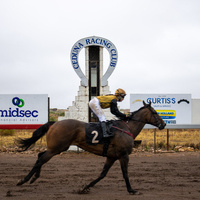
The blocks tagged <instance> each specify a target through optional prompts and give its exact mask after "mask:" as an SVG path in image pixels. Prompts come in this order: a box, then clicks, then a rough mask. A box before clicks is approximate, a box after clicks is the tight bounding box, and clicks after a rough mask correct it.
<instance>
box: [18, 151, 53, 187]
mask: <svg viewBox="0 0 200 200" xmlns="http://www.w3.org/2000/svg"><path fill="white" fill-rule="evenodd" d="M54 155H55V153H51V152H49V151H45V152H42V153H39V154H38V159H37V161H36V163H35V165H34V166H33V168H32V170H31V171H30V172H29V174H28V175H27V176H26V177H25V178H24V179H22V180H20V181H19V182H18V183H17V185H22V184H24V183H26V182H27V181H29V180H30V179H31V177H32V176H33V175H34V174H35V176H34V177H33V178H32V180H31V182H30V183H33V182H34V181H35V180H36V179H37V178H39V176H40V170H41V167H42V165H43V164H45V163H46V162H48V161H49V160H50V159H51V158H52V157H53V156H54Z"/></svg>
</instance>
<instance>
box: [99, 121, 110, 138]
mask: <svg viewBox="0 0 200 200" xmlns="http://www.w3.org/2000/svg"><path fill="white" fill-rule="evenodd" d="M101 128H102V132H103V137H110V136H111V135H110V134H108V131H107V127H106V122H104V121H103V122H101Z"/></svg>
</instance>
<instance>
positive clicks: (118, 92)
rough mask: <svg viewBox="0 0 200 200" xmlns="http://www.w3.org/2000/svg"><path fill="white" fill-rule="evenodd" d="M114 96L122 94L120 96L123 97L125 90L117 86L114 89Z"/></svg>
mask: <svg viewBox="0 0 200 200" xmlns="http://www.w3.org/2000/svg"><path fill="white" fill-rule="evenodd" d="M115 96H122V97H125V96H126V92H125V91H124V90H123V89H121V88H118V89H117V90H116V91H115Z"/></svg>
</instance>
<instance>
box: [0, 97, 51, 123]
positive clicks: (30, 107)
mask: <svg viewBox="0 0 200 200" xmlns="http://www.w3.org/2000/svg"><path fill="white" fill-rule="evenodd" d="M47 121H48V95H42V94H41V95H40V94H39V95H31V94H29V95H24V94H13V95H10V94H9V95H0V124H4V125H5V124H11V125H12V124H44V123H46V122H47Z"/></svg>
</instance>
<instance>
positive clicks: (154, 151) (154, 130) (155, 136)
mask: <svg viewBox="0 0 200 200" xmlns="http://www.w3.org/2000/svg"><path fill="white" fill-rule="evenodd" d="M154 153H156V129H154Z"/></svg>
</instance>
